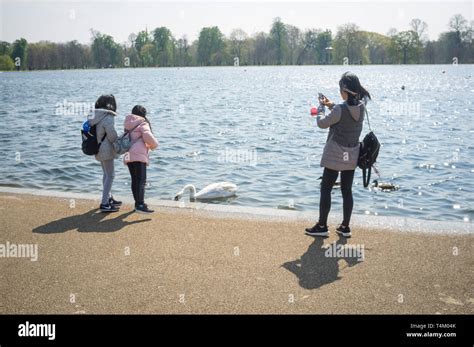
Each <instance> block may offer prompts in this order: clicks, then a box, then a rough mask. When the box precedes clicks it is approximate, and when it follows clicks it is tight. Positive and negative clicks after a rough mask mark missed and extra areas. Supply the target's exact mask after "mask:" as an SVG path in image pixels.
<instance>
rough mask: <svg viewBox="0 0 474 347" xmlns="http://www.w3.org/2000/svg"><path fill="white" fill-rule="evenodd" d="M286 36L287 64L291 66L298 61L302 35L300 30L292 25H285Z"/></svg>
mask: <svg viewBox="0 0 474 347" xmlns="http://www.w3.org/2000/svg"><path fill="white" fill-rule="evenodd" d="M286 32H287V35H288V64H290V65H293V64H295V62H296V61H297V59H298V56H299V55H300V52H301V49H302V47H301V45H302V41H303V35H302V34H301V30H300V29H299V28H298V27H295V26H294V25H289V24H287V25H286Z"/></svg>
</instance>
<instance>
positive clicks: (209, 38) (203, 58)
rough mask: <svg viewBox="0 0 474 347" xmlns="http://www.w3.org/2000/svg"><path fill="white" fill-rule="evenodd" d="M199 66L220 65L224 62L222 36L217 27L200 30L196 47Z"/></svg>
mask: <svg viewBox="0 0 474 347" xmlns="http://www.w3.org/2000/svg"><path fill="white" fill-rule="evenodd" d="M197 61H198V64H199V65H222V64H223V63H224V62H225V42H224V35H223V34H222V32H221V31H220V30H219V28H218V27H207V28H202V29H201V32H200V33H199V39H198V47H197Z"/></svg>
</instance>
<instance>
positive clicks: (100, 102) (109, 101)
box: [95, 94, 117, 112]
mask: <svg viewBox="0 0 474 347" xmlns="http://www.w3.org/2000/svg"><path fill="white" fill-rule="evenodd" d="M95 108H96V109H103V110H109V111H113V112H115V111H116V110H117V103H116V102H115V96H113V95H112V94H109V95H101V96H99V98H98V99H97V101H96V102H95Z"/></svg>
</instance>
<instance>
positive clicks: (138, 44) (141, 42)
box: [134, 30, 152, 66]
mask: <svg viewBox="0 0 474 347" xmlns="http://www.w3.org/2000/svg"><path fill="white" fill-rule="evenodd" d="M151 41H152V40H151V38H150V35H148V31H146V30H143V31H140V32H139V33H138V34H137V36H136V37H135V41H134V47H135V49H136V51H137V54H138V57H139V59H140V66H146V65H145V63H144V58H143V56H142V49H143V47H144V46H145V45H147V44H149V43H151ZM147 51H148V50H147ZM147 59H148V58H147ZM149 66H150V65H149Z"/></svg>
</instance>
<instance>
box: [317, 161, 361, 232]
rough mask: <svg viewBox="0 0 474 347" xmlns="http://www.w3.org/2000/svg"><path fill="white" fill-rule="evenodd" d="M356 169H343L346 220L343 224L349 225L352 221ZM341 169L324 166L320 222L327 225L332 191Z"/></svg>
mask: <svg viewBox="0 0 474 347" xmlns="http://www.w3.org/2000/svg"><path fill="white" fill-rule="evenodd" d="M354 172H355V170H348V171H341V192H342V200H343V202H342V208H343V211H344V220H343V221H342V225H344V226H349V222H350V221H351V215H352V208H353V206H354V200H353V199H352V182H353V181H354ZM338 175H339V171H334V170H331V169H328V168H324V172H323V179H322V182H321V197H320V200H319V224H320V225H326V224H327V221H328V215H329V211H330V210H331V191H332V187H333V186H334V183H336V179H337V176H338Z"/></svg>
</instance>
